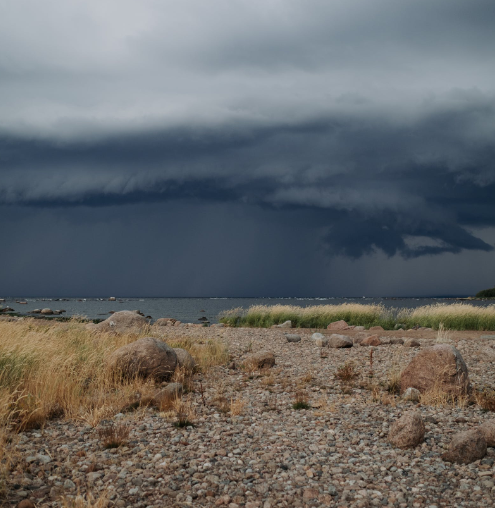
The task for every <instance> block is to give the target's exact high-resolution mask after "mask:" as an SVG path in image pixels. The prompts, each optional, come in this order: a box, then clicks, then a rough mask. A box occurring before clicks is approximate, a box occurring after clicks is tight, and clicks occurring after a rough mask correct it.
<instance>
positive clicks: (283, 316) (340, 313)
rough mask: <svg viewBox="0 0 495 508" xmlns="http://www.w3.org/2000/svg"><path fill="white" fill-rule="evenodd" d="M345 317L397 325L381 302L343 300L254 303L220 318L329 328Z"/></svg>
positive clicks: (244, 323)
mask: <svg viewBox="0 0 495 508" xmlns="http://www.w3.org/2000/svg"><path fill="white" fill-rule="evenodd" d="M341 319H343V320H344V321H345V322H346V323H347V324H349V325H356V326H365V327H366V328H369V327H370V326H377V325H380V326H382V327H383V328H384V329H386V330H389V329H392V328H393V327H394V326H395V323H396V321H395V319H394V317H393V314H392V313H391V311H389V310H387V309H385V308H384V307H383V306H382V305H362V304H356V303H344V304H341V305H314V306H311V307H298V306H296V305H273V306H267V305H254V306H252V307H250V308H249V309H248V310H247V312H246V311H244V310H243V309H241V308H237V309H232V310H231V311H227V312H225V313H223V314H222V315H221V317H220V321H221V322H222V323H225V324H227V325H229V326H232V327H236V326H244V327H256V328H269V327H270V326H273V325H278V324H281V323H283V322H285V321H288V320H290V321H291V322H292V326H293V327H295V328H326V327H327V326H328V324H329V323H332V322H333V321H340V320H341Z"/></svg>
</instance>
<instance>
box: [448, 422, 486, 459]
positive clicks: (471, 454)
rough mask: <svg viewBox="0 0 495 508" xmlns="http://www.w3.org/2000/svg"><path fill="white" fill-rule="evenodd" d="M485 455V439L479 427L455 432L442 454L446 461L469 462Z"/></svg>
mask: <svg viewBox="0 0 495 508" xmlns="http://www.w3.org/2000/svg"><path fill="white" fill-rule="evenodd" d="M485 455H486V439H485V436H484V435H483V432H481V430H480V429H471V430H467V431H465V432H459V433H458V434H455V435H454V437H453V438H452V441H451V443H450V445H449V448H448V450H447V451H446V452H445V453H444V454H443V455H442V459H443V460H445V461H447V462H456V463H457V464H470V463H471V462H474V461H475V460H479V459H482V458H483V457H484V456H485Z"/></svg>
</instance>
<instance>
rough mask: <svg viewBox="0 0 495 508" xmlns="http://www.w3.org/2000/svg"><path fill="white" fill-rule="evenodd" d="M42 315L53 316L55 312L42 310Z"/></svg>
mask: <svg viewBox="0 0 495 508" xmlns="http://www.w3.org/2000/svg"><path fill="white" fill-rule="evenodd" d="M40 314H43V315H45V316H50V315H51V314H53V310H52V309H41V311H40Z"/></svg>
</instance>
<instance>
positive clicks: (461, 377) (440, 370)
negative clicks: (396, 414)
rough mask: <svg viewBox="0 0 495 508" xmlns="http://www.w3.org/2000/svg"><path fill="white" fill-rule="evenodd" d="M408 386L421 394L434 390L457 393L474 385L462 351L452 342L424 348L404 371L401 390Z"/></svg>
mask: <svg viewBox="0 0 495 508" xmlns="http://www.w3.org/2000/svg"><path fill="white" fill-rule="evenodd" d="M409 387H413V388H417V389H418V390H419V391H420V392H421V393H424V392H426V391H428V390H432V389H435V390H440V391H441V392H443V393H447V394H450V395H454V396H457V395H465V394H467V393H468V392H469V391H470V388H471V385H470V382H469V375H468V369H467V366H466V364H465V362H464V360H463V358H462V356H461V353H460V352H459V351H458V350H457V349H456V348H455V347H454V346H451V345H449V344H436V345H435V346H433V347H429V348H425V349H423V350H421V351H420V352H419V353H418V354H417V355H416V356H415V357H414V358H413V359H412V361H411V362H410V363H409V365H408V366H407V367H406V369H405V370H404V371H403V372H402V374H401V393H404V392H405V391H406V390H407V388H409Z"/></svg>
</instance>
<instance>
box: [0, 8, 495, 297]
mask: <svg viewBox="0 0 495 508" xmlns="http://www.w3.org/2000/svg"><path fill="white" fill-rule="evenodd" d="M494 19H495V2H493V0H472V1H471V2H466V1H465V0H438V1H435V2H432V1H431V0H414V1H413V0H410V1H404V2H398V1H397V0H373V1H369V0H283V1H282V0H263V1H261V0H249V1H240V0H211V1H210V2H205V1H204V0H182V1H181V2H175V1H174V2H172V1H168V0H160V1H159V0H140V1H132V2H131V1H127V0H115V1H108V0H102V1H100V2H87V1H82V0H81V1H70V0H64V1H62V0H45V1H44V2H39V1H38V0H19V1H16V2H12V1H7V0H0V222H1V230H0V238H1V246H0V293H1V294H0V297H1V296H4V295H5V296H8V295H16V296H23V295H24V296H41V295H46V296H69V295H72V296H79V295H87V296H99V295H101V296H106V295H109V294H112V295H114V294H115V295H119V296H342V295H347V296H350V295H359V296H362V295H367V296H375V295H382V296H385V295H389V296H393V295H395V296H396V295H403V296H406V295H447V294H457V295H459V294H472V293H474V292H476V291H478V290H479V289H482V288H485V287H492V286H494V285H495V251H494V245H495V69H494V66H493V51H494V48H495V30H494V29H493V20H494Z"/></svg>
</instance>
